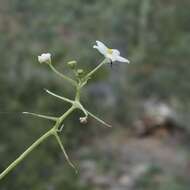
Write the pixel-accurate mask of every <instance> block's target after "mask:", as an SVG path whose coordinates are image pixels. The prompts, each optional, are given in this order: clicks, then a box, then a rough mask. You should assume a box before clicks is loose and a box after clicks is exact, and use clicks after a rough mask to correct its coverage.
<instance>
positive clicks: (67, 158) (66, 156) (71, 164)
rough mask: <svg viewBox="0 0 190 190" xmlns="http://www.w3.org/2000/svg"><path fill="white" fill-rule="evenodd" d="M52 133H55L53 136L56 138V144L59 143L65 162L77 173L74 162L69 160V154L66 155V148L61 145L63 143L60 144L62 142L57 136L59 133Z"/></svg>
mask: <svg viewBox="0 0 190 190" xmlns="http://www.w3.org/2000/svg"><path fill="white" fill-rule="evenodd" d="M54 135H55V137H56V140H57V142H58V144H59V146H60V148H61V150H62V151H63V154H64V156H65V158H66V160H67V162H68V163H69V165H70V166H71V167H72V168H73V169H74V170H75V172H76V173H77V169H76V167H75V166H74V164H73V163H72V162H71V160H70V158H69V156H68V155H67V152H66V150H65V148H64V146H63V144H62V142H61V139H60V138H59V135H58V134H57V133H54Z"/></svg>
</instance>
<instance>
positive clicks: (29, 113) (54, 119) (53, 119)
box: [22, 112, 58, 121]
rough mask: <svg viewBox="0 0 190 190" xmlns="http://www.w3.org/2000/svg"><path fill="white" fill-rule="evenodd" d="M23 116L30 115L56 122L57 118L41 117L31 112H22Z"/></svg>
mask: <svg viewBox="0 0 190 190" xmlns="http://www.w3.org/2000/svg"><path fill="white" fill-rule="evenodd" d="M22 113H23V114H27V115H32V116H35V117H40V118H43V119H48V120H52V121H57V119H58V118H57V117H52V116H47V115H42V114H37V113H31V112H22Z"/></svg>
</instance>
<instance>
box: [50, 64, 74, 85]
mask: <svg viewBox="0 0 190 190" xmlns="http://www.w3.org/2000/svg"><path fill="white" fill-rule="evenodd" d="M48 65H49V66H50V68H51V69H52V71H53V72H55V73H56V74H57V75H59V76H60V77H61V78H63V79H64V80H66V81H68V82H70V83H71V84H72V85H73V86H77V83H76V81H74V80H73V79H71V78H69V77H67V76H65V75H64V74H62V73H60V72H59V71H58V70H56V68H55V67H54V66H53V65H52V64H51V63H50V64H48Z"/></svg>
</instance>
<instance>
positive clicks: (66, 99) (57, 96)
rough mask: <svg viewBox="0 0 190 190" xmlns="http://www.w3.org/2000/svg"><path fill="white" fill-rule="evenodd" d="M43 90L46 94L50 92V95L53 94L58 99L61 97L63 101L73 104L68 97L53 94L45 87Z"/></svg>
mask: <svg viewBox="0 0 190 190" xmlns="http://www.w3.org/2000/svg"><path fill="white" fill-rule="evenodd" d="M45 91H46V92H47V93H48V94H50V95H52V96H54V97H56V98H58V99H61V100H63V101H65V102H68V103H71V104H73V102H74V101H73V100H70V99H68V98H65V97H63V96H59V95H57V94H55V93H53V92H51V91H49V90H47V89H45Z"/></svg>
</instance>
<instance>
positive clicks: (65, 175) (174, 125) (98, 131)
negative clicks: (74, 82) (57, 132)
mask: <svg viewBox="0 0 190 190" xmlns="http://www.w3.org/2000/svg"><path fill="white" fill-rule="evenodd" d="M189 9H190V1H189V0H181V1H178V0H157V1H152V0H140V1H139V0H118V1H115V0H108V1H102V0H78V1H71V0H54V1H52V0H46V1H39V0H24V1H22V0H1V1H0V57H1V63H0V97H1V98H0V170H1V171H3V170H4V169H5V167H7V166H8V164H10V162H12V161H13V160H14V159H16V158H17V156H18V155H20V154H21V153H22V152H23V151H24V150H25V149H26V148H27V147H28V146H29V145H31V143H33V142H34V141H35V140H36V139H37V138H39V137H40V136H41V135H42V134H43V133H44V132H45V131H47V129H49V128H50V127H51V126H52V123H50V122H47V121H44V120H41V119H38V118H31V117H28V116H23V115H22V114H20V113H21V112H22V111H31V112H37V113H45V114H48V115H55V116H57V115H59V114H61V113H63V112H64V111H65V110H67V109H68V106H69V105H67V104H65V103H63V102H60V101H59V100H57V99H55V98H53V97H50V96H49V95H47V94H46V93H45V92H44V90H43V89H44V88H47V89H49V90H51V91H53V92H55V93H57V94H60V95H65V96H66V97H72V96H73V93H74V90H73V89H72V88H71V87H70V85H68V83H67V82H63V81H62V80H61V79H60V78H58V77H57V76H55V74H54V73H52V72H51V71H50V70H49V68H48V67H47V66H46V65H45V64H44V65H43V64H41V65H40V64H39V63H38V61H37V56H38V55H40V54H41V53H43V52H50V53H52V59H53V64H54V65H55V67H56V68H57V69H59V70H60V71H61V72H64V73H66V74H67V72H68V68H67V66H66V64H65V63H66V62H67V61H70V60H73V59H75V60H77V61H78V62H79V67H80V68H83V69H84V70H85V71H89V70H90V69H92V68H94V67H95V66H96V65H97V64H98V63H99V62H100V61H101V60H102V59H103V57H102V56H101V55H100V54H99V53H98V52H97V51H95V50H93V48H92V46H93V45H94V43H95V40H100V41H102V42H104V43H105V44H106V45H108V46H109V47H113V48H116V49H119V50H120V51H121V54H122V55H123V56H124V57H127V58H128V59H129V60H130V61H131V64H129V65H127V64H120V63H114V64H113V67H112V68H111V67H110V66H109V65H107V66H105V67H104V69H102V70H101V71H99V72H98V73H97V75H96V76H95V77H94V79H93V80H92V81H90V82H89V85H88V87H87V88H86V89H85V90H84V92H83V95H82V100H83V103H84V105H86V107H88V109H89V110H90V111H91V112H93V113H95V114H96V115H98V116H99V117H100V118H102V119H104V120H105V121H107V122H108V123H111V124H112V125H113V128H112V129H107V128H104V127H102V126H101V125H100V124H99V123H97V122H96V121H94V120H93V119H89V122H88V124H86V125H85V126H84V125H81V124H80V123H79V120H78V119H79V117H80V116H81V113H77V112H75V113H74V114H72V115H71V116H70V117H69V118H67V120H66V123H65V128H64V131H63V132H62V134H61V139H62V141H63V142H64V145H65V148H66V150H67V151H68V153H69V155H70V157H71V159H72V160H73V161H74V163H75V164H76V165H77V167H78V168H79V174H78V175H76V174H75V172H74V171H73V170H72V168H70V167H69V166H68V164H67V163H66V161H65V158H64V156H63V154H62V152H61V151H60V149H59V147H58V145H57V143H56V141H55V139H54V138H49V139H48V140H47V141H46V142H44V143H43V144H42V145H41V146H40V147H39V148H38V149H36V150H35V151H33V152H32V153H31V154H30V155H29V156H28V157H27V158H26V159H25V160H24V162H22V163H21V164H20V165H19V166H18V167H17V168H16V169H15V170H14V171H12V172H11V173H10V174H9V175H8V176H7V177H6V178H4V179H3V180H2V181H1V182H0V189H1V190H18V189H19V190H62V189H66V190H75V189H77V190H151V189H153V188H154V189H155V190H188V189H189V187H190V182H189V180H190V172H189V171H190V161H189V159H190V151H189V145H190V143H189V142H190V141H189V137H190V135H189V131H190V127H189V122H190V117H189V115H190V101H189V100H190V97H189V95H190V85H189V81H188V80H189V77H188V76H189V74H190V69H189V66H188V64H189V59H190V48H189V44H190V24H189V20H190V12H189Z"/></svg>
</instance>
